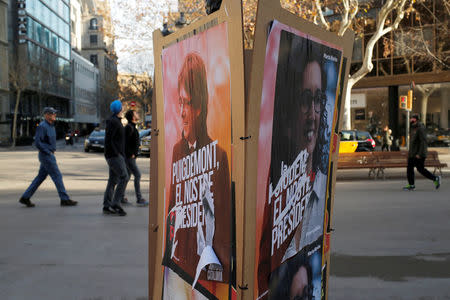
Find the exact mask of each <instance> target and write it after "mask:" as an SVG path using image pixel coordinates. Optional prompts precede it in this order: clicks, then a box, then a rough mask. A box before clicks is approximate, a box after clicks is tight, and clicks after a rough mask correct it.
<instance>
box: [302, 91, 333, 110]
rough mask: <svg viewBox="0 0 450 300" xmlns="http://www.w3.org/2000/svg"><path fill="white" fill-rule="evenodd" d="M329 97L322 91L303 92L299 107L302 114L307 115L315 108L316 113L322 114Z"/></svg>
mask: <svg viewBox="0 0 450 300" xmlns="http://www.w3.org/2000/svg"><path fill="white" fill-rule="evenodd" d="M326 99H327V96H326V95H325V93H324V92H322V91H321V90H320V89H317V90H316V92H315V93H314V94H313V92H312V91H311V90H310V89H306V90H303V92H302V94H301V95H300V99H299V100H300V101H299V106H300V110H301V112H302V113H307V112H309V111H310V110H311V108H312V107H313V106H314V111H315V112H316V113H318V114H319V113H320V112H321V111H322V109H323V107H324V105H325V102H326Z"/></svg>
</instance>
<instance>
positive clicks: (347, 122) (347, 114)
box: [342, 78, 356, 130]
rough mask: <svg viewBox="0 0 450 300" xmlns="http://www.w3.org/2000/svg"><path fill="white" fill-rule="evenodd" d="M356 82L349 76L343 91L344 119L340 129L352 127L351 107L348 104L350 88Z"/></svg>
mask: <svg viewBox="0 0 450 300" xmlns="http://www.w3.org/2000/svg"><path fill="white" fill-rule="evenodd" d="M355 83H356V81H355V80H354V79H352V78H349V79H348V81H347V89H346V90H345V91H344V95H343V96H344V99H343V101H344V120H343V123H342V129H343V130H350V129H352V114H351V112H352V109H351V105H350V99H351V94H352V88H353V85H354V84H355Z"/></svg>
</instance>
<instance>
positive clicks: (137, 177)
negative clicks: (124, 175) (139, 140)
mask: <svg viewBox="0 0 450 300" xmlns="http://www.w3.org/2000/svg"><path fill="white" fill-rule="evenodd" d="M126 161H127V168H128V175H129V176H130V177H131V174H133V176H134V191H135V192H136V200H137V201H140V200H141V199H142V194H141V172H140V171H139V168H138V166H137V164H136V157H134V158H132V157H130V158H127V159H126Z"/></svg>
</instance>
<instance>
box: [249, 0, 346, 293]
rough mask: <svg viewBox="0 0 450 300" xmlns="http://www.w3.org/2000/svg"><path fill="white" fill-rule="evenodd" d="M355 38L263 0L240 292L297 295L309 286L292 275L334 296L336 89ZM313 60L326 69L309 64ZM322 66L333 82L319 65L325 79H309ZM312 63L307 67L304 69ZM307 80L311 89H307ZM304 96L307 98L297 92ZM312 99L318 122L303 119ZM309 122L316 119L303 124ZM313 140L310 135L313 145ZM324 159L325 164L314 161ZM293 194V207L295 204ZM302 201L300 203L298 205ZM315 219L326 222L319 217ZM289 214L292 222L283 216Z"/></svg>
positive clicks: (251, 111) (340, 106) (255, 56)
mask: <svg viewBox="0 0 450 300" xmlns="http://www.w3.org/2000/svg"><path fill="white" fill-rule="evenodd" d="M352 45H353V34H351V33H348V34H346V35H345V36H344V37H343V38H340V37H337V36H336V35H335V34H334V33H330V32H327V31H325V30H323V29H321V28H319V27H318V26H316V25H314V24H311V23H309V22H306V21H305V20H303V19H301V18H298V17H296V16H295V15H293V14H291V13H289V12H287V11H285V10H284V9H282V8H281V6H280V4H279V2H277V1H268V0H260V1H259V3H258V12H257V24H256V31H255V43H254V49H253V57H252V69H251V73H250V78H251V83H250V90H249V99H248V102H249V103H248V107H249V109H248V111H247V112H246V117H247V118H246V122H247V123H246V124H247V136H252V138H251V139H250V140H249V142H248V143H247V148H246V194H245V196H246V202H245V203H246V205H245V210H246V223H245V241H246V244H245V250H244V261H245V266H244V269H243V272H244V274H243V279H244V284H245V285H246V286H247V287H248V290H247V292H246V293H245V294H243V299H257V298H259V299H267V298H268V295H269V291H270V293H271V297H272V298H274V299H282V298H283V299H284V298H289V297H290V296H293V295H294V294H295V295H300V294H302V293H304V290H305V289H304V286H302V288H300V287H299V286H295V284H294V283H293V282H295V281H297V282H302V280H303V281H304V282H305V283H304V285H307V286H308V287H309V288H308V289H306V290H307V292H308V293H310V294H313V295H314V296H315V297H316V299H317V298H323V299H326V297H327V282H328V274H329V268H330V266H329V265H330V262H329V254H330V252H329V249H330V244H329V231H330V230H331V225H330V220H331V213H332V201H333V198H334V183H335V172H334V171H335V168H336V162H337V151H336V149H337V144H336V143H337V142H338V139H337V135H335V134H334V133H335V132H338V131H339V126H340V120H341V119H342V118H338V116H341V112H342V111H343V101H339V96H340V95H341V87H344V86H345V84H346V78H347V75H348V66H349V63H350V59H347V60H346V65H347V68H343V66H345V64H344V63H343V62H344V60H345V58H346V57H347V58H350V55H351V53H352ZM302 47H303V48H302ZM316 54H320V55H319V56H320V62H318V60H315V63H314V62H309V60H308V59H310V58H311V59H312V57H313V56H315V55H316ZM303 56H305V57H303ZM309 56H310V57H309ZM308 68H311V69H314V68H316V69H317V70H319V71H317V72H316V73H314V72H313V73H311V72H312V71H311V70H310V69H308ZM325 69H326V71H325V72H326V74H327V76H326V77H327V78H326V79H327V84H326V86H325V84H324V81H323V80H322V81H321V79H320V78H321V75H318V76H319V78H318V79H317V81H318V82H319V85H318V86H315V85H313V86H311V87H310V88H307V85H308V84H311V83H310V82H309V81H308V80H307V79H305V78H307V77H308V78H309V79H311V78H315V77H314V76H315V75H314V74H324V73H325V72H324V70H325ZM307 70H308V71H307ZM341 72H342V73H341ZM305 73H308V74H310V75H309V76H304V75H303V74H305ZM339 74H340V76H339ZM323 77H324V76H322V78H323ZM295 80H298V84H296V82H295ZM320 82H322V84H320ZM330 82H331V84H330ZM316 89H317V90H316ZM307 90H310V91H312V92H311V93H310V94H311V95H310V96H308V95H309V94H308V93H306V91H307ZM314 91H316V92H314ZM277 99H278V100H277ZM298 99H305V100H299V101H303V102H297V100H298ZM289 101H291V102H289ZM308 101H310V104H309V108H308V105H307V104H308V103H309V102H308ZM312 101H314V105H313V104H312ZM261 103H263V104H261ZM277 103H278V104H277ZM280 103H281V104H280ZM299 103H301V104H299ZM304 103H306V104H304ZM305 105H306V106H305ZM313 108H314V111H315V115H316V116H319V115H320V118H316V119H317V120H318V121H317V122H316V123H315V124H316V125H311V124H309V125H308V124H306V125H305V123H306V121H305V120H306V119H309V118H310V117H308V116H306V114H310V113H312V112H313ZM300 112H301V113H302V114H300ZM324 112H326V114H325V113H324ZM297 113H298V114H297ZM293 114H296V115H295V116H294V115H293ZM305 118H306V119H305ZM297 120H298V122H296V121H297ZM308 126H310V128H311V129H310V130H304V128H307V127H308ZM308 128H309V127H308ZM320 128H323V129H320ZM325 128H326V129H325ZM322 130H323V131H322ZM302 132H303V133H304V135H303V136H301V134H302ZM317 132H324V133H326V134H325V135H324V136H325V137H326V138H323V140H324V141H323V142H322V143H321V145H322V146H321V147H320V149H321V150H320V151H321V156H318V155H317V154H315V153H318V152H319V150H317V149H318V146H317V145H318V144H319V143H318V142H317V140H319V135H318V134H317ZM296 135H297V137H296ZM320 136H321V135H320ZM309 145H313V146H311V149H309V148H310V146H309ZM333 147H334V148H333ZM297 151H298V152H297ZM256 153H258V154H257V155H255V154H256ZM309 157H310V159H308V158H309ZM314 157H323V158H324V159H323V160H322V163H314V162H313V161H316V160H317V159H313V158H314ZM295 158H297V160H295ZM281 161H283V162H284V166H285V167H286V170H293V172H292V174H296V175H295V176H294V175H292V177H291V178H289V179H292V181H290V180H288V177H286V182H288V181H289V183H288V184H286V185H285V186H284V188H283V187H281V188H280V189H276V186H277V183H279V182H281V181H283V180H281V179H282V178H284V177H283V176H284V173H283V172H282V171H281V170H283V165H282V164H281ZM318 165H321V167H320V168H319V167H316V166H318ZM295 166H297V167H295ZM295 170H297V171H298V172H297V171H295ZM294 171H295V172H294ZM258 174H259V177H258ZM297 175H298V176H297ZM258 178H259V179H258ZM279 180H280V181H279ZM300 182H303V185H300ZM318 182H319V183H318ZM269 183H272V188H273V190H270V185H269ZM281 186H283V185H281ZM299 186H301V188H300V187H299ZM297 187H298V191H299V192H298V194H297V196H296V197H295V199H296V200H292V202H289V201H286V198H287V199H291V198H289V197H288V195H289V191H292V190H291V188H294V189H295V188H297ZM272 192H273V193H272ZM313 193H314V194H315V195H317V197H316V198H311V195H312V194H313ZM269 195H276V196H273V197H269ZM283 197H284V198H283ZM282 199H284V200H282ZM292 199H294V198H292ZM310 199H320V200H318V201H310ZM275 203H277V204H275ZM314 203H318V204H317V205H315V204H314ZM291 204H292V207H293V208H292V209H289V207H290V205H291ZM296 205H297V206H296ZM312 205H314V206H312ZM295 208H299V211H301V212H302V213H301V214H298V213H297V214H295ZM317 211H320V212H321V217H320V218H319V217H312V216H316V215H317ZM326 212H327V213H326ZM283 213H287V215H289V214H290V213H292V218H287V219H286V222H287V223H284V224H283V222H278V221H279V220H280V218H282V217H283ZM321 218H323V219H321ZM320 220H321V221H320ZM317 221H320V222H319V223H320V224H316V223H317ZM277 222H278V223H277ZM289 222H291V223H290V224H291V225H290V227H289V226H287V225H286V224H288V223H289ZM275 224H277V225H275ZM308 226H309V227H308ZM311 226H313V227H311ZM308 228H309V229H308ZM311 228H314V230H312V229H311ZM317 228H318V230H319V231H317ZM304 230H305V231H304ZM255 233H256V234H255ZM306 233H308V234H306ZM316 233H318V234H316ZM267 246H268V247H267ZM255 255H256V257H255ZM302 266H304V267H303V268H301V267H302ZM303 273H304V275H303ZM269 278H270V282H269ZM304 278H307V279H304ZM305 280H306V281H305ZM258 283H259V284H258ZM291 283H292V284H291ZM321 283H323V285H322V284H321ZM296 288H297V290H296ZM296 292H297V294H296Z"/></svg>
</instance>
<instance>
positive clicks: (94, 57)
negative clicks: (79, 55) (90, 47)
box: [89, 54, 98, 66]
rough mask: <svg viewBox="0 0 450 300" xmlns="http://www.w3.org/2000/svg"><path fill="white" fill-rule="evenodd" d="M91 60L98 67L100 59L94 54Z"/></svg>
mask: <svg viewBox="0 0 450 300" xmlns="http://www.w3.org/2000/svg"><path fill="white" fill-rule="evenodd" d="M89 60H90V61H91V63H93V64H94V65H96V66H98V57H97V54H92V55H91V56H90V58H89Z"/></svg>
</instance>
